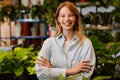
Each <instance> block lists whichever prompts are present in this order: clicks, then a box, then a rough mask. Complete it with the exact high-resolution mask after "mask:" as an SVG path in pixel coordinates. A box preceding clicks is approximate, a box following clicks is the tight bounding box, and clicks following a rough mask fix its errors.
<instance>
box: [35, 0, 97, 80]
mask: <svg viewBox="0 0 120 80" xmlns="http://www.w3.org/2000/svg"><path fill="white" fill-rule="evenodd" d="M55 21H56V35H55V36H54V37H50V38H48V39H46V40H45V41H44V44H43V46H42V48H41V50H40V54H39V56H38V61H37V63H36V74H37V77H38V79H39V80H57V77H58V76H59V75H60V74H61V75H62V76H63V77H64V79H65V80H66V79H67V78H68V77H71V76H74V75H78V76H77V77H76V78H74V80H82V79H83V77H85V78H86V79H87V80H89V79H90V77H91V75H92V73H93V71H94V67H95V60H96V58H95V53H94V49H93V46H92V43H91V41H90V40H89V39H88V38H87V37H86V36H85V35H84V32H83V30H82V25H81V19H80V14H79V11H78V10H77V8H76V7H75V6H74V5H73V4H72V3H70V2H64V3H61V4H60V6H59V7H58V8H57V10H56V13H55Z"/></svg>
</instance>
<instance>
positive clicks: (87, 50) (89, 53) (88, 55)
mask: <svg viewBox="0 0 120 80" xmlns="http://www.w3.org/2000/svg"><path fill="white" fill-rule="evenodd" d="M86 45H87V46H86ZM84 46H86V47H84V49H83V54H84V57H83V60H89V61H90V64H91V65H92V68H91V70H90V72H89V73H87V72H83V73H81V74H82V75H83V76H84V77H86V78H87V79H88V80H90V78H91V76H92V74H93V72H94V68H95V63H96V56H95V51H94V48H93V46H92V43H91V41H90V40H89V39H87V40H86V42H85V44H84Z"/></svg>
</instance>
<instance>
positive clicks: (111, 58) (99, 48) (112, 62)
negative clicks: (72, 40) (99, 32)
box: [90, 35, 120, 80]
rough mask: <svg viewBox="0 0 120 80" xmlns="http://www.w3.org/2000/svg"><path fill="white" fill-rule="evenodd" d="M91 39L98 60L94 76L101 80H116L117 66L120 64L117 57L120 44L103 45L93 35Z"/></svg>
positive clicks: (119, 58)
mask: <svg viewBox="0 0 120 80" xmlns="http://www.w3.org/2000/svg"><path fill="white" fill-rule="evenodd" d="M90 39H91V41H92V43H93V46H94V49H95V53H96V59H97V62H96V67H95V74H94V76H96V77H97V78H98V77H99V78H101V79H103V78H104V79H107V78H109V80H114V75H115V66H116V65H117V64H120V57H116V55H117V53H118V52H119V51H120V47H119V45H120V42H109V43H103V42H101V41H100V40H99V39H98V38H97V37H96V36H93V35H92V36H90ZM103 76H105V77H103ZM97 78H96V79H97ZM96 79H95V80H96Z"/></svg>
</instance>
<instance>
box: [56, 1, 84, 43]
mask: <svg viewBox="0 0 120 80" xmlns="http://www.w3.org/2000/svg"><path fill="white" fill-rule="evenodd" d="M64 6H66V7H68V8H69V10H70V11H71V12H72V13H73V14H74V15H75V17H76V22H75V25H74V28H73V31H74V32H75V35H77V37H78V39H79V42H80V44H82V43H83V40H84V39H85V38H86V36H85V35H84V31H83V28H82V27H83V26H82V23H81V17H80V13H79V11H78V9H77V8H76V6H75V5H74V4H73V3H71V2H63V3H61V4H60V5H59V6H58V8H57V10H56V12H55V23H56V34H55V36H58V35H60V34H61V33H62V27H61V25H60V23H59V22H58V16H59V11H60V9H61V8H63V7H64Z"/></svg>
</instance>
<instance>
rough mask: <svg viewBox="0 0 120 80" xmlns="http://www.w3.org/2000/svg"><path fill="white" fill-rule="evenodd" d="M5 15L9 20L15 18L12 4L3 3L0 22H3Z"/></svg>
mask: <svg viewBox="0 0 120 80" xmlns="http://www.w3.org/2000/svg"><path fill="white" fill-rule="evenodd" d="M13 15H14V16H13ZM5 16H6V17H8V18H10V20H15V19H16V10H15V7H14V6H12V5H3V6H2V7H1V10H0V21H1V22H4V17H5Z"/></svg>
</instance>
